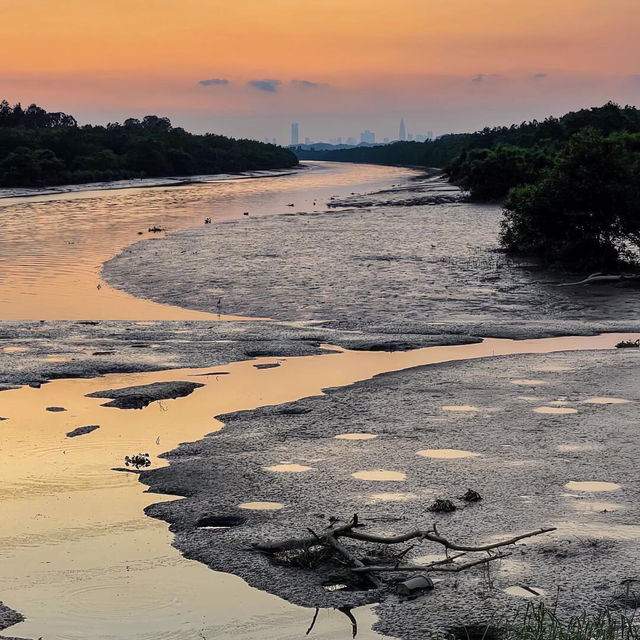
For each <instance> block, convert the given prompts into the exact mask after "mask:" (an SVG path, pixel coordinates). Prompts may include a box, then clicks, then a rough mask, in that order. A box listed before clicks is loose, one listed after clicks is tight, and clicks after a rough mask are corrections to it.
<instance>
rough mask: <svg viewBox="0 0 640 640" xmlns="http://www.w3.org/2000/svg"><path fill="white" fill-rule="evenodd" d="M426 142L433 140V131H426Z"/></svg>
mask: <svg viewBox="0 0 640 640" xmlns="http://www.w3.org/2000/svg"><path fill="white" fill-rule="evenodd" d="M427 140H433V131H427Z"/></svg>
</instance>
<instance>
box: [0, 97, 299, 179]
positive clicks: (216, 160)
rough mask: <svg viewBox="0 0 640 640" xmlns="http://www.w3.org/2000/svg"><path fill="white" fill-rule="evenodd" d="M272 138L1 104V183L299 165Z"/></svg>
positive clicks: (147, 119)
mask: <svg viewBox="0 0 640 640" xmlns="http://www.w3.org/2000/svg"><path fill="white" fill-rule="evenodd" d="M297 163H298V160H297V158H296V157H295V155H294V154H293V153H292V152H291V151H288V150H287V149H284V148H282V147H278V146H276V145H272V144H264V143H262V142H257V141H255V140H236V139H233V138H227V137H225V136H220V135H215V134H206V135H194V134H191V133H188V132H187V131H185V130H184V129H182V128H180V127H174V126H172V124H171V121H170V120H169V119H168V118H161V117H158V116H153V115H150V116H146V117H145V118H143V119H142V120H138V119H136V118H129V119H128V120H125V122H124V123H123V124H120V123H111V124H108V125H106V126H95V125H85V126H79V125H78V123H77V122H76V120H75V118H74V117H73V116H70V115H68V114H65V113H50V112H47V111H45V110H44V109H42V108H40V107H38V106H36V105H31V106H29V107H28V108H26V109H24V108H23V107H22V106H21V105H20V104H17V105H15V106H11V105H9V103H8V102H6V101H3V102H0V187H43V186H50V185H60V184H74V183H75V184H80V183H87V182H98V181H111V180H127V179H131V178H155V177H163V176H189V175H198V174H200V175H204V174H216V173H229V172H236V171H252V170H259V169H280V168H287V167H293V166H295V165H296V164H297Z"/></svg>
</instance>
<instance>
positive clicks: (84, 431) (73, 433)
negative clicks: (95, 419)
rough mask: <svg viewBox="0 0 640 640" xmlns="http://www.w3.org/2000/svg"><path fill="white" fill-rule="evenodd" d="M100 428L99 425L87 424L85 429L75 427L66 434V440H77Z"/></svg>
mask: <svg viewBox="0 0 640 640" xmlns="http://www.w3.org/2000/svg"><path fill="white" fill-rule="evenodd" d="M99 428H100V425H99V424H88V425H87V426H86V427H76V428H75V429H73V430H71V431H69V432H68V433H67V438H77V437H78V436H84V435H87V434H88V433H92V432H93V431H96V430H97V429H99Z"/></svg>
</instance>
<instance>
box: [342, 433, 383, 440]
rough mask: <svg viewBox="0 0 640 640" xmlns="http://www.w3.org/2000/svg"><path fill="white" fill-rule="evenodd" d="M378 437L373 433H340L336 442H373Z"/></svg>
mask: <svg viewBox="0 0 640 640" xmlns="http://www.w3.org/2000/svg"><path fill="white" fill-rule="evenodd" d="M377 437H378V436H377V435H375V434H374V433H340V434H339V435H337V436H336V437H335V438H336V440H373V439H374V438H377Z"/></svg>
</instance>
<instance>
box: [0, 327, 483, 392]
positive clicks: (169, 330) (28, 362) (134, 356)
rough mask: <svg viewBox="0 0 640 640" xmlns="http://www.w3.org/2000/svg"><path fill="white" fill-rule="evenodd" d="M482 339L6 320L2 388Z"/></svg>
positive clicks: (425, 330)
mask: <svg viewBox="0 0 640 640" xmlns="http://www.w3.org/2000/svg"><path fill="white" fill-rule="evenodd" d="M449 330H454V334H451V333H449ZM456 334H457V335H456ZM477 341H478V338H470V337H468V336H465V335H464V334H461V333H459V332H456V331H455V328H454V327H441V326H433V327H422V332H420V333H414V332H412V331H411V330H408V331H407V332H406V333H405V332H404V331H403V328H402V327H389V328H388V329H387V330H382V329H381V330H380V331H375V332H371V333H366V334H365V333H360V332H348V331H342V330H337V329H333V328H329V327H314V326H304V325H300V324H286V323H276V322H182V321H155V322H116V321H109V322H107V321H104V322H97V321H92V322H3V323H1V324H0V391H1V390H3V389H11V388H13V387H14V386H15V385H20V384H38V383H46V382H47V381H48V380H53V379H59V378H94V377H97V376H101V375H104V374H106V373H117V372H137V371H158V370H162V369H177V368H183V367H191V368H193V367H205V366H212V367H215V366H216V365H223V364H227V363H229V362H237V361H242V360H249V359H251V358H257V357H261V356H274V357H287V356H304V355H315V354H319V353H326V351H325V350H324V349H323V348H322V346H321V345H323V344H337V345H340V346H342V347H345V348H349V349H354V350H363V351H368V350H375V351H398V350H408V349H413V348H418V347H423V346H436V345H443V344H465V343H468V342H477ZM5 349H6V350H5ZM211 375H220V373H219V372H216V371H212V374H211Z"/></svg>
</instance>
